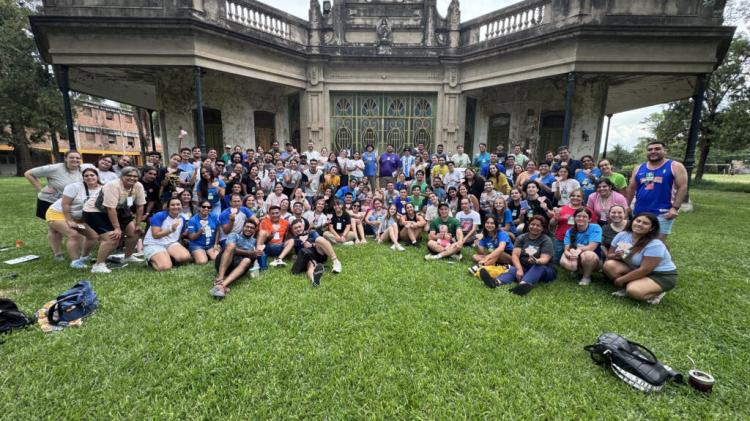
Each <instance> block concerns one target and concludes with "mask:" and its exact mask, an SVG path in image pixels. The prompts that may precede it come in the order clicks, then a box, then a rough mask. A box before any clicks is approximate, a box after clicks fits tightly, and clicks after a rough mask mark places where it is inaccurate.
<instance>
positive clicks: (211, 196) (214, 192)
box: [195, 180, 227, 207]
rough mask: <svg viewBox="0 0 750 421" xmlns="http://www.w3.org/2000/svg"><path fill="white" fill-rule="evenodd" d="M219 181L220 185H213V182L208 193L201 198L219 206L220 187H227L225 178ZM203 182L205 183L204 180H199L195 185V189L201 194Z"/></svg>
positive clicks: (214, 205)
mask: <svg viewBox="0 0 750 421" xmlns="http://www.w3.org/2000/svg"><path fill="white" fill-rule="evenodd" d="M216 181H217V182H218V184H219V185H218V186H213V183H211V184H212V185H211V186H208V191H207V193H208V195H207V196H206V197H202V198H201V199H204V200H208V201H209V202H210V203H211V206H213V207H217V206H218V205H219V204H220V203H221V196H219V188H222V189H224V188H226V187H227V185H226V184H225V183H224V181H223V180H216ZM201 183H203V180H201V181H199V182H198V183H197V184H196V185H195V190H196V191H197V192H198V193H199V194H200V191H201Z"/></svg>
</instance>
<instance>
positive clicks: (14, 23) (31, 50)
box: [0, 0, 65, 144]
mask: <svg viewBox="0 0 750 421" xmlns="http://www.w3.org/2000/svg"><path fill="white" fill-rule="evenodd" d="M28 15H29V10H28V9H26V8H24V7H20V6H19V5H18V4H17V2H15V1H13V0H0V122H2V123H3V124H11V125H12V126H13V132H14V136H12V137H6V138H5V139H4V140H5V141H6V142H8V143H11V144H18V142H25V141H26V139H25V138H24V136H22V133H23V130H24V129H32V130H34V132H33V133H32V140H37V139H38V138H39V136H41V135H42V134H44V133H46V132H48V131H50V130H51V129H54V130H64V127H65V120H64V117H63V110H62V95H61V94H60V91H59V90H58V89H57V85H56V84H55V80H54V76H53V75H52V74H51V73H50V72H49V71H48V68H47V66H45V65H44V64H43V63H42V62H41V61H40V60H39V58H38V57H39V54H38V52H37V49H36V45H35V44H34V40H33V38H32V37H31V33H30V30H29V20H28Z"/></svg>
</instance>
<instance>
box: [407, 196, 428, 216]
mask: <svg viewBox="0 0 750 421" xmlns="http://www.w3.org/2000/svg"><path fill="white" fill-rule="evenodd" d="M409 199H410V200H411V204H412V205H414V211H415V212H419V211H422V204H423V203H424V200H425V199H424V197H422V196H409Z"/></svg>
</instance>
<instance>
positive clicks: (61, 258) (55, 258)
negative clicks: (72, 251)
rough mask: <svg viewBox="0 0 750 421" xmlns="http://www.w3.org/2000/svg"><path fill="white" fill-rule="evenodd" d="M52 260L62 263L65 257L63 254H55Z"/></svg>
mask: <svg viewBox="0 0 750 421" xmlns="http://www.w3.org/2000/svg"><path fill="white" fill-rule="evenodd" d="M53 259H54V260H55V261H56V262H64V261H65V255H64V254H56V255H55V257H53Z"/></svg>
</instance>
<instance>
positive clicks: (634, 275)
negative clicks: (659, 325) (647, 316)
mask: <svg viewBox="0 0 750 421" xmlns="http://www.w3.org/2000/svg"><path fill="white" fill-rule="evenodd" d="M604 274H605V275H606V276H607V278H609V279H611V280H612V281H613V282H614V284H615V286H616V287H618V288H620V289H619V290H618V291H616V292H614V293H613V295H615V296H619V297H625V296H628V297H630V298H633V299H635V300H639V301H646V302H647V303H649V304H653V305H656V304H659V303H660V302H661V300H662V298H664V295H665V294H666V293H667V291H670V290H672V289H674V287H675V286H677V266H675V264H674V262H673V261H672V255H671V254H670V252H669V249H668V248H667V246H666V245H665V244H664V243H663V242H662V241H661V240H660V239H659V219H658V218H657V217H656V215H654V214H650V213H640V214H637V215H636V216H635V218H633V220H632V221H631V222H630V224H629V225H628V227H627V228H626V229H625V231H623V232H621V233H619V234H617V235H616V236H615V238H614V240H612V247H610V250H609V254H608V255H607V261H606V262H605V263H604Z"/></svg>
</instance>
